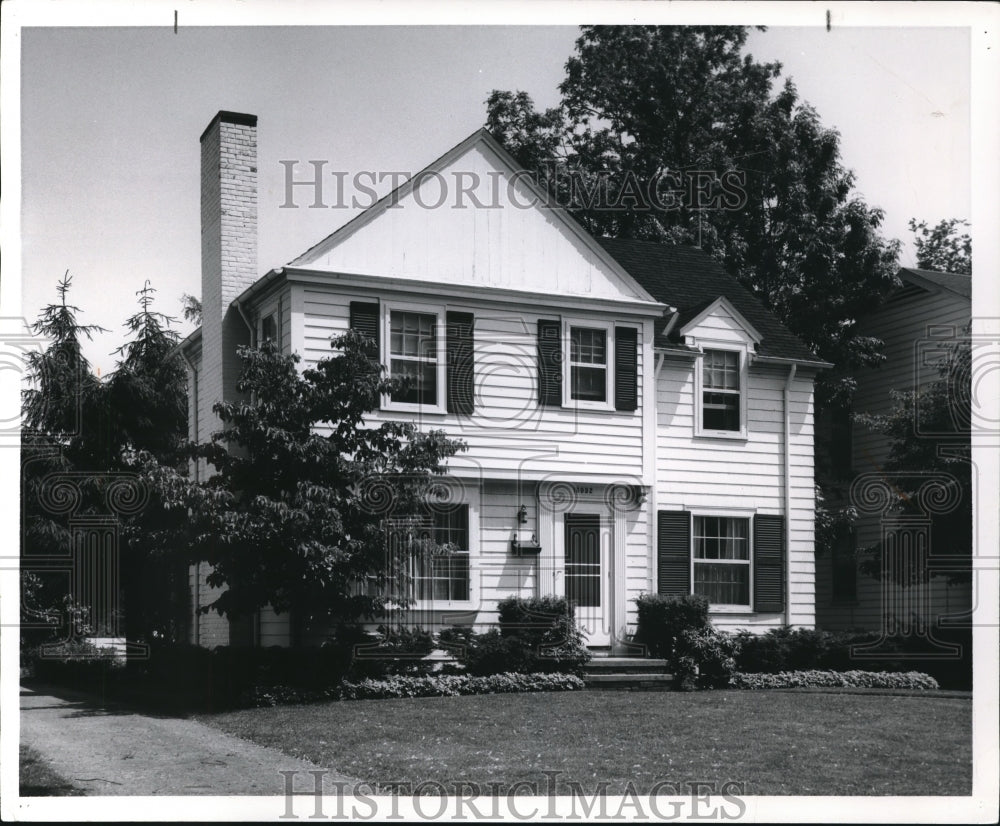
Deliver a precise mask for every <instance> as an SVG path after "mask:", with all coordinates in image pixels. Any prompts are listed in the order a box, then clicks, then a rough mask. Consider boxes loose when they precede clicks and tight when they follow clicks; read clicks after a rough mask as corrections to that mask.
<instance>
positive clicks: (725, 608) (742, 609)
mask: <svg viewBox="0 0 1000 826" xmlns="http://www.w3.org/2000/svg"><path fill="white" fill-rule="evenodd" d="M708 613H710V614H756V613H757V612H756V611H754V610H753V608H752V607H751V606H749V605H709V606H708Z"/></svg>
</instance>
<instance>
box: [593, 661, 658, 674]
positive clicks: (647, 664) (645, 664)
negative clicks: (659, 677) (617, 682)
mask: <svg viewBox="0 0 1000 826" xmlns="http://www.w3.org/2000/svg"><path fill="white" fill-rule="evenodd" d="M666 670H667V661H666V660H655V659H652V658H646V657H594V658H593V659H592V660H591V661H590V662H589V663H587V665H585V666H584V671H585V672H586V673H588V674H663V673H664V672H665V671H666Z"/></svg>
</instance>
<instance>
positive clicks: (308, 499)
mask: <svg viewBox="0 0 1000 826" xmlns="http://www.w3.org/2000/svg"><path fill="white" fill-rule="evenodd" d="M369 345H370V340H369V339H367V338H365V337H363V336H362V335H360V334H358V333H356V332H353V331H352V332H349V333H347V334H346V335H344V336H342V337H340V338H338V339H336V340H335V341H334V342H333V346H334V347H335V348H336V349H337V350H338V353H337V355H336V356H333V357H330V358H327V359H323V360H322V361H320V362H319V363H318V364H317V365H316V366H315V367H312V368H308V369H305V370H303V371H301V372H300V371H299V369H298V367H297V362H298V360H299V358H298V356H297V355H293V356H285V355H281V354H280V353H278V352H276V350H275V349H274V347H273V345H272V344H270V343H265V344H264V345H263V346H262V347H261V348H260V349H256V348H248V347H245V348H241V349H240V351H239V353H240V357H241V358H242V360H243V372H242V375H241V378H240V380H239V382H238V385H237V389H238V390H239V391H240V393H242V394H243V398H242V400H240V401H235V402H225V403H219V404H216V405H215V407H214V409H215V411H216V413H217V414H218V416H219V419H220V420H221V422H222V429H221V430H220V431H219V432H218V433H216V434H214V436H213V437H212V440H211V442H210V443H207V444H202V445H198V446H196V447H195V455H197V456H198V457H199V458H201V459H202V460H204V461H206V462H207V463H208V465H210V466H211V467H212V468H214V473H213V474H212V475H211V476H210V477H209V478H207V479H205V480H204V481H200V482H194V481H192V480H189V479H187V478H185V477H184V475H183V474H181V473H179V472H178V471H177V470H176V469H174V468H170V467H164V466H163V465H162V464H160V463H156V462H154V461H151V460H150V458H149V457H147V456H144V457H143V460H144V462H145V464H144V473H145V474H146V477H147V479H148V480H149V481H150V483H151V484H152V485H154V486H155V487H156V488H157V489H158V490H160V491H161V492H162V493H163V495H164V497H165V499H166V501H167V502H168V503H169V504H170V507H172V508H178V509H182V510H183V512H184V513H186V514H188V515H189V516H188V520H187V529H186V530H185V532H184V534H183V536H177V535H172V536H171V537H166V538H160V539H158V540H156V541H171V540H172V541H174V542H179V543H180V544H181V545H182V546H183V547H185V548H186V549H187V553H188V554H189V555H190V557H189V558H190V561H192V562H195V561H203V562H207V563H209V565H210V566H211V569H212V570H211V574H210V575H209V579H208V582H209V585H211V586H213V587H220V588H222V587H224V588H225V590H224V591H223V592H222V593H221V594H220V595H219V596H218V597H217V599H216V600H215V601H214V602H213V603H212V604H211V605H210V606H208V608H213V609H215V610H216V611H218V612H219V613H220V614H223V615H225V616H228V617H230V618H239V617H243V616H246V615H248V614H250V613H252V612H253V611H255V610H258V609H260V608H263V607H264V606H267V605H270V606H272V607H273V608H274V609H275V610H277V611H279V612H282V611H287V610H288V609H289V608H292V607H293V606H294V608H295V614H296V619H297V620H298V621H302V622H305V623H308V622H310V621H311V620H332V621H336V620H355V619H357V618H358V617H359V616H371V615H373V614H374V613H375V612H377V611H379V610H381V608H382V607H383V606H384V605H385V603H386V600H387V599H393V598H396V599H402V598H403V597H402V591H403V588H402V587H401V584H402V583H401V582H400V581H397V580H393V579H392V577H391V574H392V570H391V566H389V565H387V562H388V561H389V560H390V554H391V552H392V550H393V549H392V547H391V535H390V532H389V531H387V529H386V525H385V519H386V517H389V516H392V515H400V514H402V515H410V514H417V513H419V512H420V511H421V510H422V508H423V507H424V503H425V500H426V497H427V496H428V494H429V489H430V488H431V487H433V484H434V481H435V478H436V477H437V476H438V474H440V473H442V472H443V468H444V463H445V461H446V460H447V458H448V457H450V456H451V455H453V454H454V453H455V452H456V451H457V450H459V449H460V448H461V445H460V443H458V442H456V441H453V440H450V439H448V438H446V436H445V435H444V433H443V432H441V431H431V432H426V433H423V432H420V431H419V430H418V429H417V427H416V425H414V424H412V423H404V422H396V421H385V422H381V423H380V424H377V425H368V424H366V422H365V416H366V414H367V413H368V412H369V411H371V410H373V409H375V408H376V407H377V405H378V401H379V399H380V397H381V395H382V394H383V393H390V392H393V391H394V390H395V389H397V388H398V386H399V381H400V380H399V379H388V378H386V377H384V375H382V372H381V368H380V367H379V366H378V365H377V363H376V362H375V361H374V359H373V358H372V357H371V355H370V354H369V351H368V347H369ZM206 610H207V609H206Z"/></svg>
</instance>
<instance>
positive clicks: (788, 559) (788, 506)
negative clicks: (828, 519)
mask: <svg viewBox="0 0 1000 826" xmlns="http://www.w3.org/2000/svg"><path fill="white" fill-rule="evenodd" d="M797 369H798V365H797V364H792V365H791V367H789V368H788V378H787V379H786V380H785V387H784V390H783V392H782V400H783V402H784V411H785V440H784V446H785V449H784V477H785V479H784V482H785V483H784V491H785V625H791V624H792V490H791V482H792V445H791V434H792V413H791V395H792V382H793V381H795V373H796V371H797Z"/></svg>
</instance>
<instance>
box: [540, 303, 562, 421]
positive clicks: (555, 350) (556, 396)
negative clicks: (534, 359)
mask: <svg viewBox="0 0 1000 826" xmlns="http://www.w3.org/2000/svg"><path fill="white" fill-rule="evenodd" d="M561 330H562V323H561V322H559V321H551V320H547V319H539V320H538V403H539V404H540V405H543V406H552V407H560V406H561V405H562V337H561V335H560V331H561Z"/></svg>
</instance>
